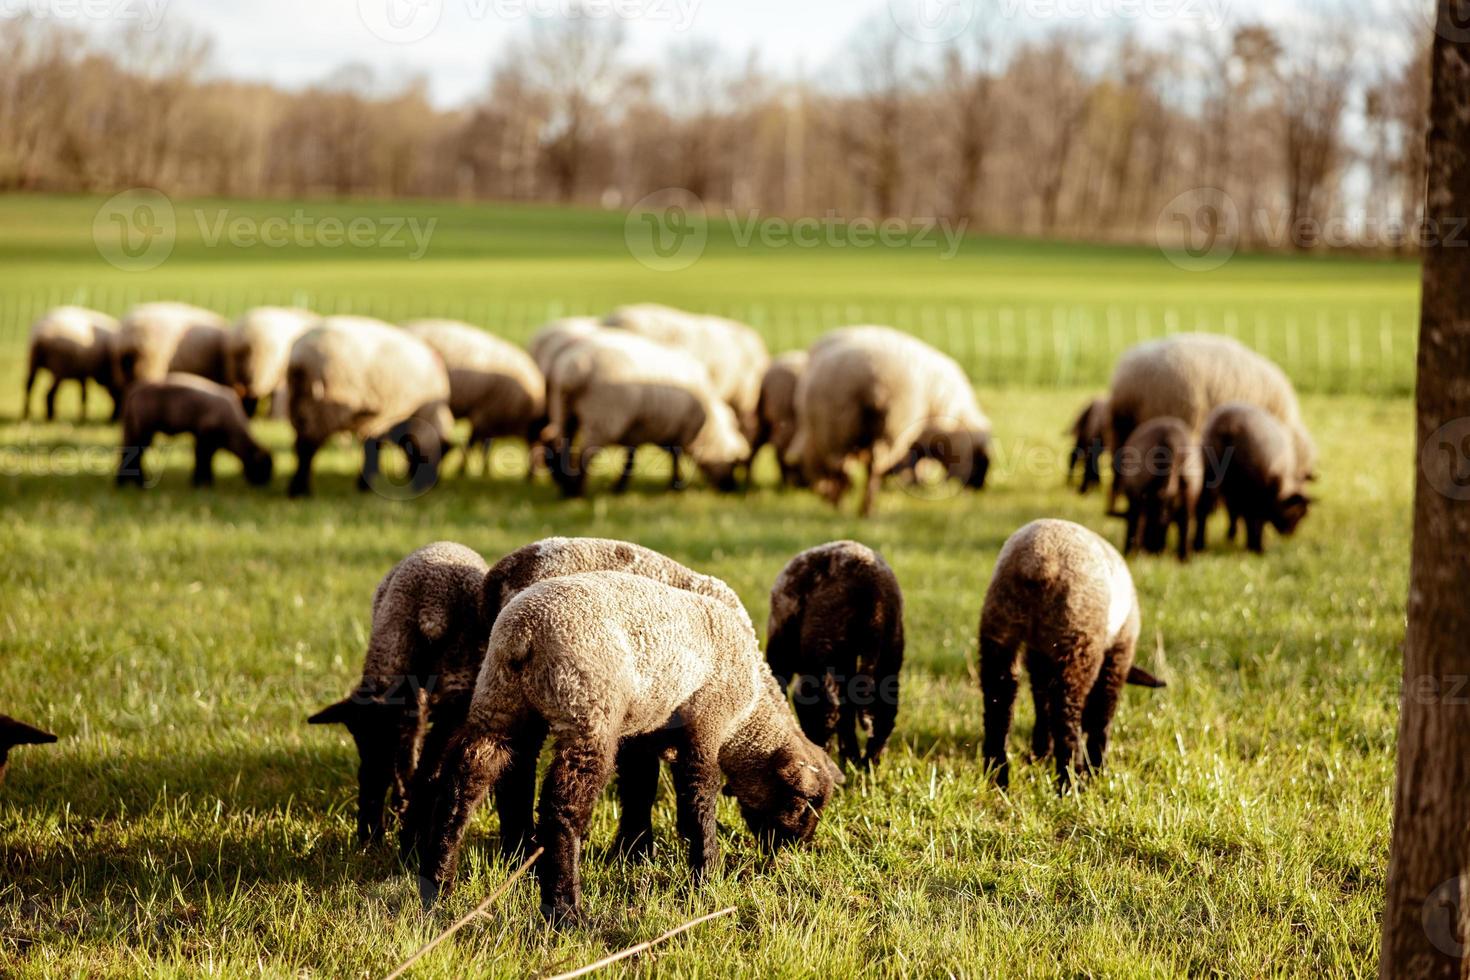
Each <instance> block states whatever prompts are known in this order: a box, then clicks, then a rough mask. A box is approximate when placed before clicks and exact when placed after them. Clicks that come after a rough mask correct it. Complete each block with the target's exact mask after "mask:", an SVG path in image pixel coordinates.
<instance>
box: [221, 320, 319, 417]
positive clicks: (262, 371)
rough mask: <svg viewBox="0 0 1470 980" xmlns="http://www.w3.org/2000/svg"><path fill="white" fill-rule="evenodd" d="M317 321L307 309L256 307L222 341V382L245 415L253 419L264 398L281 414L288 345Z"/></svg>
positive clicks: (289, 354) (284, 399)
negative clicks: (235, 396) (223, 354)
mask: <svg viewBox="0 0 1470 980" xmlns="http://www.w3.org/2000/svg"><path fill="white" fill-rule="evenodd" d="M318 319H319V317H318V316H317V315H316V314H315V313H312V312H310V311H309V310H298V309H287V308H284V307H279V306H258V307H256V308H255V309H253V310H247V311H246V312H245V313H244V315H243V316H241V317H240V319H238V320H236V321H235V325H234V326H233V327H231V328H230V333H229V335H228V336H227V337H226V338H225V383H226V384H228V385H229V386H230V387H232V388H234V389H235V393H236V394H238V395H239V396H240V403H241V404H242V405H244V406H245V414H246V415H249V416H251V417H252V418H253V417H254V416H255V410H256V407H257V406H258V405H259V404H260V401H261V399H263V398H266V397H267V396H269V397H271V398H272V409H273V411H274V412H275V414H278V415H279V414H284V412H285V408H286V398H285V389H286V365H287V362H288V361H289V360H290V357H291V345H292V344H294V343H296V338H297V337H300V336H301V335H302V334H304V333H306V331H307V330H308V329H310V328H311V325H312V324H313V323H315V322H316V321H317V320H318Z"/></svg>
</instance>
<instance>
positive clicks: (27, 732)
mask: <svg viewBox="0 0 1470 980" xmlns="http://www.w3.org/2000/svg"><path fill="white" fill-rule="evenodd" d="M54 741H56V736H55V735H52V734H51V733H50V732H43V731H41V729H39V728H32V727H31V726H30V725H27V724H25V723H24V722H19V721H16V720H15V719H14V718H8V717H6V716H4V715H0V747H3V748H7V749H8V748H10V747H11V746H12V745H49V744H50V743H52V742H54Z"/></svg>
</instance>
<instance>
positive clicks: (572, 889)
mask: <svg viewBox="0 0 1470 980" xmlns="http://www.w3.org/2000/svg"><path fill="white" fill-rule="evenodd" d="M548 733H550V734H552V735H553V736H554V738H555V752H554V758H553V761H552V763H551V769H550V771H549V773H548V775H547V778H546V784H545V789H544V790H543V791H542V795H541V821H540V825H539V827H538V828H537V831H536V835H535V836H536V842H537V843H538V844H539V845H541V846H542V847H544V848H545V854H544V855H543V856H542V857H541V859H540V862H539V863H538V865H537V874H538V876H539V878H540V880H541V889H542V891H541V894H542V911H543V913H544V914H545V915H547V916H548V917H549V918H552V919H564V918H568V917H574V916H575V915H577V913H578V908H579V904H580V892H581V886H580V873H579V863H580V854H581V847H582V837H583V835H584V834H585V832H586V828H587V822H588V820H589V818H590V816H591V813H592V807H593V804H594V803H595V802H596V801H597V798H598V797H599V796H600V795H601V794H602V791H603V789H604V788H605V787H606V785H607V783H608V782H609V780H610V779H611V778H612V775H613V771H614V767H615V764H616V760H617V758H618V755H619V753H620V749H621V747H623V746H626V745H627V744H629V743H631V742H635V741H640V740H649V741H652V742H654V743H656V744H658V745H660V746H662V747H663V748H664V749H665V750H668V751H672V752H673V754H674V767H675V779H674V782H675V786H676V788H677V791H678V804H679V824H680V826H681V827H682V828H683V829H684V835H685V837H686V838H687V839H688V840H689V844H690V849H689V863H690V866H691V868H692V869H693V870H694V872H695V874H696V876H699V875H701V874H703V873H704V872H705V870H706V868H708V867H710V866H713V865H716V864H717V862H718V860H719V855H718V848H719V842H718V838H717V835H716V829H717V828H716V823H715V816H716V806H717V803H718V801H719V797H720V790H721V786H722V785H723V784H726V783H727V782H728V786H729V791H730V793H731V794H732V795H734V797H735V798H736V799H737V800H738V801H739V803H740V807H741V811H742V813H743V815H744V817H745V820H746V823H747V824H748V825H749V827H750V829H751V831H752V832H753V833H754V834H755V835H756V836H757V837H758V838H760V839H762V840H766V841H769V842H771V843H772V844H785V843H796V842H800V841H805V840H809V839H810V838H811V837H812V835H813V834H814V833H815V831H816V828H817V823H818V821H819V819H820V816H821V811H822V808H823V806H824V805H825V804H826V802H827V800H828V798H829V797H830V796H831V794H832V791H833V788H834V786H835V785H836V784H837V783H838V782H839V781H840V778H841V774H840V773H839V772H838V771H837V769H836V767H835V766H834V765H833V764H832V762H831V760H829V759H828V758H827V756H826V753H825V752H823V751H822V750H821V749H820V748H818V747H817V746H815V745H813V744H812V743H811V742H809V741H807V739H806V738H805V737H804V736H803V735H802V734H801V731H800V729H799V728H798V727H797V724H796V719H795V718H794V717H793V716H792V713H791V708H790V706H789V705H788V704H787V703H786V699H785V698H784V697H783V696H782V693H781V691H780V688H779V687H778V686H777V685H776V681H775V678H773V677H772V676H771V674H770V671H769V670H767V669H766V665H765V663H764V662H763V661H762V659H761V655H760V648H759V645H758V644H757V642H756V637H755V632H754V630H752V629H751V626H750V622H749V618H748V617H745V616H742V615H739V614H737V613H735V612H734V611H733V610H731V609H730V608H729V607H727V606H725V605H724V604H723V603H721V602H719V601H717V600H715V599H711V598H708V597H706V596H701V595H696V594H694V593H692V592H686V591H684V590H682V589H676V588H672V587H670V586H667V585H663V584H662V583H659V582H655V581H653V580H651V579H647V578H643V577H642V576H638V575H629V574H627V573H624V572H587V573H581V574H577V575H567V576H562V577H558V578H551V579H547V580H545V581H543V582H540V583H538V584H536V585H533V586H531V587H530V588H528V589H526V590H525V591H524V592H522V593H521V594H520V595H518V596H517V597H516V598H515V599H513V600H511V602H510V603H509V604H508V605H507V606H506V607H505V608H504V609H503V610H501V613H500V616H499V618H498V619H497V620H496V621H495V628H494V630H493V631H492V632H491V634H490V643H489V647H488V649H487V652H486V656H485V665H484V667H483V669H482V670H481V673H480V678H479V681H478V683H477V684H476V686H475V694H474V700H473V702H472V704H471V707H470V714H469V718H468V720H467V721H466V722H465V725H464V726H463V728H462V729H461V730H460V732H459V734H457V735H456V736H455V737H454V739H453V740H452V741H451V743H450V745H449V748H448V750H447V751H446V753H445V759H444V765H443V768H442V770H441V773H440V775H439V776H438V777H437V778H436V780H435V782H434V795H435V797H436V804H435V808H434V818H433V820H432V821H431V822H430V824H429V826H428V832H427V833H426V834H425V835H424V838H423V841H422V842H421V848H422V850H421V853H422V854H423V857H424V864H423V869H422V871H421V877H420V879H419V888H420V896H421V898H422V899H423V902H424V905H425V907H428V906H430V905H432V904H433V903H434V902H435V901H436V900H437V898H438V897H439V895H440V894H442V893H443V892H444V891H445V890H447V889H448V888H449V887H450V886H451V884H452V881H453V877H454V872H455V866H456V863H457V859H458V853H459V847H460V844H461V841H462V839H463V836H464V831H465V827H466V825H467V824H468V822H469V819H470V817H471V816H472V815H473V813H474V810H475V808H476V807H477V806H478V805H479V803H480V801H481V800H482V799H483V798H484V796H485V794H486V793H487V792H488V791H489V790H490V789H492V788H494V787H495V786H496V784H497V783H499V782H500V780H501V779H502V777H503V775H504V774H505V773H506V772H507V770H508V769H510V768H511V767H512V766H514V765H515V763H516V760H517V759H532V758H534V757H535V756H536V755H537V754H538V753H539V751H540V748H541V745H542V742H543V740H544V739H545V737H546V736H547V734H548ZM523 768H524V767H523ZM533 771H534V770H533ZM520 803H521V806H522V807H523V808H524V812H522V813H520V814H518V815H517V816H516V818H515V820H514V821H513V822H512V825H511V826H510V827H507V826H506V823H505V820H504V817H502V824H501V839H502V842H503V843H507V844H510V845H511V846H516V845H523V844H524V842H525V840H526V837H527V836H528V835H527V833H526V830H527V828H528V827H529V824H530V811H529V796H528V795H527V796H522V797H520Z"/></svg>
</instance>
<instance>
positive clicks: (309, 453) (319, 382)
mask: <svg viewBox="0 0 1470 980" xmlns="http://www.w3.org/2000/svg"><path fill="white" fill-rule="evenodd" d="M286 376H287V386H288V389H289V391H290V416H291V425H292V427H293V428H295V430H296V473H295V475H293V476H292V478H291V487H290V493H291V495H292V496H302V495H304V494H307V493H310V492H311V464H312V460H313V459H314V458H315V456H316V453H317V450H318V449H320V448H321V446H322V444H323V443H324V442H326V441H327V439H329V438H330V437H331V436H333V435H335V434H336V433H338V432H351V433H352V434H354V435H356V436H358V437H360V438H362V439H365V440H381V439H385V438H386V439H390V440H391V441H393V442H395V443H400V442H405V441H411V442H412V443H413V445H414V452H413V453H412V455H411V459H412V469H413V476H412V478H413V481H414V484H415V485H416V486H417V485H419V483H420V481H421V480H422V479H424V478H427V479H428V481H429V483H432V480H433V479H435V478H436V476H437V473H438V467H439V462H440V460H441V459H443V455H444V452H445V447H447V446H448V445H449V444H450V436H451V433H452V430H453V427H454V419H453V417H452V416H451V415H450V414H449V373H448V372H447V371H446V370H445V368H444V360H443V358H441V357H440V356H439V355H438V354H436V353H435V352H434V351H433V350H432V349H431V348H430V347H429V346H428V345H427V344H425V343H424V342H423V341H422V340H419V339H418V338H417V337H414V336H413V335H411V334H408V333H405V332H404V331H402V330H399V329H398V328H397V327H392V326H389V325H388V324H386V323H384V322H383V321H381V320H374V319H372V318H370V317H360V316H330V317H326V318H325V319H323V320H321V321H320V322H318V323H317V324H316V326H314V327H312V328H311V329H310V330H308V331H307V332H306V333H304V334H302V335H301V336H300V337H299V338H297V340H296V343H295V344H293V345H292V346H291V357H290V359H289V366H288V368H287V372H286ZM405 449H407V446H405ZM376 459H377V454H376V452H375V451H372V450H369V451H368V452H367V453H366V456H365V463H364V467H363V475H362V481H361V482H360V483H359V486H362V487H366V486H368V485H369V483H370V481H371V479H372V477H373V476H374V475H375V473H376V471H375V468H374V466H375V463H376Z"/></svg>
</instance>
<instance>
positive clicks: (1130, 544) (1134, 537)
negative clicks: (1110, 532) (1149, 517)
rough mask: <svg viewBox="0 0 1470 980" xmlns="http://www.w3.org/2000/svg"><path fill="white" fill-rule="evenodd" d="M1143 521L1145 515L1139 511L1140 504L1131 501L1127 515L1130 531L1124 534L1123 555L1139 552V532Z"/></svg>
mask: <svg viewBox="0 0 1470 980" xmlns="http://www.w3.org/2000/svg"><path fill="white" fill-rule="evenodd" d="M1142 519H1143V514H1142V513H1141V512H1140V511H1139V508H1138V504H1137V503H1135V502H1134V501H1131V500H1130V501H1129V502H1128V514H1127V520H1128V529H1127V530H1126V531H1124V532H1123V554H1124V555H1125V556H1126V555H1131V554H1133V552H1135V551H1137V550H1138V532H1139V525H1140V524H1141V523H1142Z"/></svg>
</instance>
